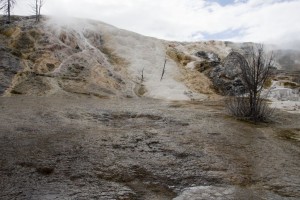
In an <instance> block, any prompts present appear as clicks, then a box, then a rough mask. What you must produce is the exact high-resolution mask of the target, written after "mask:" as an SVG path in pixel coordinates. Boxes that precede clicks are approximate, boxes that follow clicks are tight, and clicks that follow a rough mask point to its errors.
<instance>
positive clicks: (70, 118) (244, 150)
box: [0, 96, 300, 200]
mask: <svg viewBox="0 0 300 200" xmlns="http://www.w3.org/2000/svg"><path fill="white" fill-rule="evenodd" d="M276 114H277V116H276V119H274V120H275V121H274V122H272V123H270V124H260V125H253V124H250V123H246V122H240V121H237V120H235V119H232V118H231V117H229V116H227V115H226V114H225V113H224V109H223V106H222V104H221V103H219V102H202V103H200V102H198V103H197V102H166V101H159V100H150V99H122V100H114V99H99V98H94V97H90V98H89V97H86V96H81V97H79V96H74V97H65V98H58V97H40V98H39V97H23V96H16V97H9V98H4V97H2V98H0V154H1V157H0V199H3V200H5V199H33V200H40V199H43V200H45V199H76V200H77V199H103V200H107V199H146V200H147V199H149V200H150V199H151V200H155V199H157V200H159V199H161V200H165V199H173V198H176V200H180V199H300V140H299V138H300V123H299V121H300V115H299V114H288V113H283V112H279V111H278V112H277V113H276Z"/></svg>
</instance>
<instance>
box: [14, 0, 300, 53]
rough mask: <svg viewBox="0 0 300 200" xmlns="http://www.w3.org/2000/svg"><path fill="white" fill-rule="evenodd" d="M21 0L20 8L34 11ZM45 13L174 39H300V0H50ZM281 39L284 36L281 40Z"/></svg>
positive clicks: (291, 41)
mask: <svg viewBox="0 0 300 200" xmlns="http://www.w3.org/2000/svg"><path fill="white" fill-rule="evenodd" d="M33 1H34V0H17V6H16V7H15V10H14V14H22V15H27V14H30V8H29V7H28V2H33ZM45 2H46V3H45V6H44V7H43V10H42V12H43V14H47V15H62V16H63V15H66V16H74V17H80V18H91V19H97V20H101V21H103V22H106V23H109V24H112V25H115V26H117V27H120V28H123V29H127V30H131V31H134V32H138V33H141V34H144V35H148V36H153V37H158V38H162V39H168V40H179V41H195V40H212V39H214V40H231V41H253V42H268V43H276V44H285V45H286V44H289V45H290V47H296V45H298V47H299V45H300V0H45ZM279 41H280V42H279Z"/></svg>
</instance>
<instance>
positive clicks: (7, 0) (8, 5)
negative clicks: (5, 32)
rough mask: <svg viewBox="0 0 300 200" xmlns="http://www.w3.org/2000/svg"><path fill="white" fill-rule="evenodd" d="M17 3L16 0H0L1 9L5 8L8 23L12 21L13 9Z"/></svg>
mask: <svg viewBox="0 0 300 200" xmlns="http://www.w3.org/2000/svg"><path fill="white" fill-rule="evenodd" d="M15 3H16V0H0V10H3V11H4V13H5V14H6V15H7V21H6V23H8V24H9V23H10V22H11V11H12V9H13V7H14V5H15Z"/></svg>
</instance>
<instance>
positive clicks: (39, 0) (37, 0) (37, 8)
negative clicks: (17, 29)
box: [30, 0, 45, 22]
mask: <svg viewBox="0 0 300 200" xmlns="http://www.w3.org/2000/svg"><path fill="white" fill-rule="evenodd" d="M44 3H45V1H44V0H34V4H32V5H30V6H31V8H32V10H33V12H34V15H35V21H36V22H39V21H40V18H41V10H42V7H43V6H44Z"/></svg>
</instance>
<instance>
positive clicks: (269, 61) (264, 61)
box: [226, 45, 273, 122]
mask: <svg viewBox="0 0 300 200" xmlns="http://www.w3.org/2000/svg"><path fill="white" fill-rule="evenodd" d="M231 54H232V56H231V59H232V62H233V63H236V64H237V65H239V67H240V69H241V72H242V74H241V79H242V81H243V84H244V85H245V88H246V94H245V95H243V96H233V97H229V98H228V99H227V100H226V107H227V110H228V111H229V113H230V114H232V115H233V116H235V117H237V118H242V119H247V120H250V121H255V122H258V121H267V120H268V118H270V117H271V115H272V113H273V109H271V108H269V107H268V104H267V102H266V100H264V99H263V98H262V97H261V91H262V90H263V86H264V85H265V83H266V81H267V80H268V78H269V77H270V75H271V71H270V69H271V68H272V65H273V56H272V55H271V56H270V57H267V56H266V55H265V52H264V48H263V46H262V45H257V46H255V47H252V48H251V49H250V50H249V51H248V52H247V54H246V55H242V54H240V53H238V52H232V53H231Z"/></svg>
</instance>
